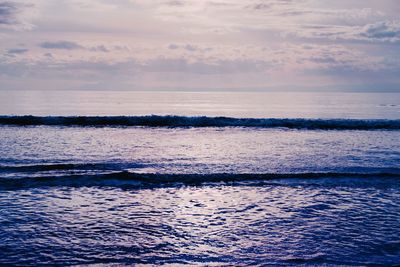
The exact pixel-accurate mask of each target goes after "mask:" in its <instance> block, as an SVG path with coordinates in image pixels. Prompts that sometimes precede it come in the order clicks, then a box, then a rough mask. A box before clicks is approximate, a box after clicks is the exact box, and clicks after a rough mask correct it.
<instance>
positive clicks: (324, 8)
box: [0, 0, 400, 91]
mask: <svg viewBox="0 0 400 267" xmlns="http://www.w3.org/2000/svg"><path fill="white" fill-rule="evenodd" d="M398 12H400V7H399V5H398V2H397V1H393V0H382V1H377V0H365V1H361V0H354V1H344V0H338V1H335V2H334V3H333V2H332V1H316V0H298V1H293V0H243V1H236V0H209V1H197V0H179V1H168V0H155V1H142V0H119V1H106V0H86V1H82V0H70V1H66V0H65V1H64V0H61V1H57V2H56V1H50V0H37V1H35V2H34V3H29V2H28V1H0V38H1V40H2V42H1V44H0V52H1V51H2V52H1V54H0V88H9V89H10V88H11V89H27V88H31V87H32V85H35V84H37V85H38V86H39V85H40V87H46V83H47V82H46V81H48V84H49V86H48V87H49V88H50V87H51V89H52V90H57V89H63V90H65V89H82V88H89V89H96V87H97V89H109V90H111V89H112V90H117V89H124V90H150V89H173V88H183V89H187V90H193V89H196V90H214V89H221V88H222V89H224V90H229V88H235V89H241V90H247V88H258V89H260V90H262V89H263V88H264V89H265V90H270V89H271V88H279V89H282V88H284V89H285V90H290V88H294V87H301V88H304V89H305V90H306V89H307V88H321V90H325V89H324V88H328V87H329V88H338V89H340V88H345V90H351V88H356V89H357V90H359V88H363V87H365V88H371V85H372V84H374V85H376V84H382V85H387V84H389V85H390V86H387V88H388V89H387V90H389V89H390V90H391V91H393V90H399V91H400V86H397V85H400V78H399V77H398V73H400V56H399V55H400V46H399V44H400V20H399V18H398V15H397V14H398ZM66 79H67V80H68V82H65V81H66ZM50 85H51V86H50ZM343 85H345V86H343ZM382 87H385V86H382ZM389 87H390V88H389ZM49 88H43V89H49ZM379 88H380V89H377V90H385V88H383V89H382V88H381V87H379Z"/></svg>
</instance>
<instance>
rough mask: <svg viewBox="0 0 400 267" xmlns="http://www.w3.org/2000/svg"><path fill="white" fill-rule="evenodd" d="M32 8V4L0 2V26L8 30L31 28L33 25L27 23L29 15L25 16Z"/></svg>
mask: <svg viewBox="0 0 400 267" xmlns="http://www.w3.org/2000/svg"><path fill="white" fill-rule="evenodd" d="M32 7H33V5H32V4H22V3H17V2H14V1H1V0H0V26H1V27H2V28H10V29H30V28H32V27H33V25H32V24H31V23H29V22H28V18H29V15H27V14H26V11H27V9H30V8H32Z"/></svg>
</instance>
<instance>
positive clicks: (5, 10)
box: [0, 2, 19, 25]
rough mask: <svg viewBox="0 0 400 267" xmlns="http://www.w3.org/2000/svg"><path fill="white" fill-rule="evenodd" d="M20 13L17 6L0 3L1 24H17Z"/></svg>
mask: <svg viewBox="0 0 400 267" xmlns="http://www.w3.org/2000/svg"><path fill="white" fill-rule="evenodd" d="M18 12H19V8H18V7H17V4H15V3H12V2H0V24H6V25H10V24H16V23H17V21H16V15H17V14H18Z"/></svg>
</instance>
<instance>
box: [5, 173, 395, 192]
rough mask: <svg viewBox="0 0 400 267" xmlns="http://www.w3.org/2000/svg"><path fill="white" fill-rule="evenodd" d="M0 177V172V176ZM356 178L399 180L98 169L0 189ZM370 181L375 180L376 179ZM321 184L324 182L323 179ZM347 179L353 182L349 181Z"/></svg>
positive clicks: (12, 182) (13, 181)
mask: <svg viewBox="0 0 400 267" xmlns="http://www.w3.org/2000/svg"><path fill="white" fill-rule="evenodd" d="M0 177H1V176H0ZM340 178H345V179H356V180H364V181H368V180H369V179H363V178H378V180H379V181H381V182H382V181H384V180H385V178H391V179H395V180H396V181H398V182H400V179H399V178H400V169H393V170H382V171H376V172H365V173H362V172H307V173H211V174H175V173H172V174H169V173H165V174H164V173H136V172H128V171H113V172H108V173H104V172H100V173H93V174H88V173H84V174H67V173H65V174H64V175H60V176H54V175H51V174H49V175H43V176H38V177H32V176H30V177H27V176H25V177H23V178H5V177H3V178H0V189H6V190H7V189H23V188H32V187H54V186H56V187H59V186H67V187H85V186H100V187H103V186H105V187H129V188H131V187H133V188H154V187H165V186H173V185H177V184H179V185H202V184H207V183H231V184H235V183H239V184H240V185H244V184H246V183H250V184H252V183H260V182H268V181H270V182H273V181H277V180H300V181H304V182H308V181H310V180H323V179H330V181H335V180H340ZM371 180H374V183H375V182H376V179H371ZM323 183H324V186H326V185H327V184H328V183H327V181H325V180H324V181H323ZM351 183H355V182H354V181H352V182H351Z"/></svg>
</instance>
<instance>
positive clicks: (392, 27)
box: [359, 20, 400, 41]
mask: <svg viewBox="0 0 400 267" xmlns="http://www.w3.org/2000/svg"><path fill="white" fill-rule="evenodd" d="M359 34H360V36H361V37H365V38H368V39H370V40H383V41H385V40H387V41H399V40H400V21H394V20H392V21H380V22H376V23H372V24H367V25H365V26H364V27H363V28H362V30H361V32H360V33H359Z"/></svg>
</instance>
